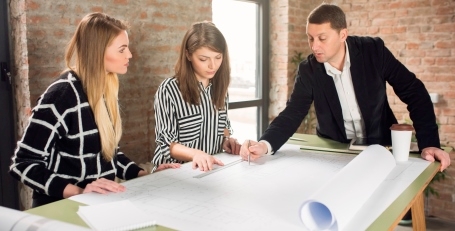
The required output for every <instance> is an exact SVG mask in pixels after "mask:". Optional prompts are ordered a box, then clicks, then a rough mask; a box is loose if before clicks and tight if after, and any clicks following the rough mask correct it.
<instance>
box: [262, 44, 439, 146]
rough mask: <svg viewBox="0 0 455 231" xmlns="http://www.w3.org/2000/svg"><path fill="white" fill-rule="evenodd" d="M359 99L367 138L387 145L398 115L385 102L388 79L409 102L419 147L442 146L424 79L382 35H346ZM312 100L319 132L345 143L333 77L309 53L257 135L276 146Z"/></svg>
mask: <svg viewBox="0 0 455 231" xmlns="http://www.w3.org/2000/svg"><path fill="white" fill-rule="evenodd" d="M346 42H347V44H348V49H349V55H350V61H351V76H352V83H353V86H354V91H355V95H356V98H357V103H358V105H359V108H360V111H361V113H362V117H363V119H364V122H365V132H366V136H367V138H368V142H369V143H379V144H383V145H390V144H391V133H390V129H389V128H390V126H391V125H392V124H394V123H397V120H396V118H395V116H394V114H393V112H392V110H391V109H390V106H389V103H388V101H387V93H386V83H388V84H390V85H391V86H392V87H393V90H394V91H395V94H396V95H397V96H398V97H399V98H400V100H401V101H403V102H404V103H405V104H407V109H408V111H409V112H410V117H411V120H412V121H413V125H414V128H415V130H416V138H417V141H418V145H419V149H420V150H422V149H423V148H426V147H440V143H439V134H438V126H437V124H436V116H435V114H434V110H433V104H432V102H431V99H430V96H429V94H428V92H427V90H426V89H425V86H424V85H423V83H422V82H421V81H420V80H419V79H417V78H416V76H415V75H414V74H413V73H412V72H410V71H409V70H408V69H407V68H406V67H405V66H404V65H403V64H401V63H400V62H399V61H398V60H397V59H396V58H395V57H394V56H393V55H392V53H391V52H390V51H389V50H388V49H387V48H386V47H385V45H384V42H383V41H382V40H381V39H380V38H371V37H355V36H349V37H348V38H347V40H346ZM312 102H314V108H315V111H316V117H317V120H318V125H317V128H316V130H317V134H318V135H319V136H321V137H324V138H329V139H332V140H336V141H339V142H343V143H347V142H349V140H348V139H347V137H346V131H345V128H344V123H343V115H342V111H341V104H340V101H339V99H338V94H337V91H336V88H335V83H334V82H333V79H332V77H331V76H329V75H327V73H326V70H325V68H324V64H323V63H319V62H318V61H317V60H316V58H315V57H314V56H313V54H311V55H309V56H308V58H307V60H304V61H303V62H301V63H300V65H299V71H298V74H297V77H296V79H295V83H294V90H293V92H292V94H291V97H290V98H289V100H288V102H287V105H286V108H285V109H284V110H283V111H282V112H281V113H280V114H279V115H278V117H276V118H275V119H274V120H273V121H272V123H271V124H270V126H269V127H268V128H267V130H266V131H265V133H264V134H263V135H262V137H261V138H260V140H267V141H268V142H269V143H270V144H271V146H272V149H273V150H274V151H276V150H278V149H279V148H280V147H281V146H282V145H283V144H284V143H285V142H286V141H287V140H288V139H289V137H290V136H292V134H294V133H295V131H296V130H297V128H298V127H299V125H300V124H301V122H302V120H303V118H304V117H305V116H306V115H307V113H308V110H309V108H310V106H311V103H312Z"/></svg>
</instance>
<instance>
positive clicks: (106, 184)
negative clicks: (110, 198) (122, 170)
mask: <svg viewBox="0 0 455 231" xmlns="http://www.w3.org/2000/svg"><path fill="white" fill-rule="evenodd" d="M125 190H126V188H125V186H123V185H121V184H119V183H117V182H115V181H112V180H108V179H105V178H99V179H97V180H95V181H93V182H92V183H90V184H87V186H85V189H84V191H83V192H82V193H88V192H97V193H101V194H105V193H108V192H124V191H125Z"/></svg>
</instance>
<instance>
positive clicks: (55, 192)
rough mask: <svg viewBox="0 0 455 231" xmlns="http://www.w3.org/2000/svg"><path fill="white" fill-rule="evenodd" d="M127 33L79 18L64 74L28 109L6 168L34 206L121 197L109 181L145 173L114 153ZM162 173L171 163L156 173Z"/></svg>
mask: <svg viewBox="0 0 455 231" xmlns="http://www.w3.org/2000/svg"><path fill="white" fill-rule="evenodd" d="M126 29H127V27H126V25H125V24H124V23H123V22H121V21H119V20H117V19H114V18H112V17H110V16H108V15H106V14H103V13H91V14H88V15H87V16H85V17H84V18H83V19H82V20H81V22H80V23H79V25H78V27H77V29H76V32H75V33H74V35H73V37H72V39H71V41H70V43H69V46H68V48H67V51H66V56H65V58H66V59H65V60H66V65H67V66H68V69H69V70H67V71H64V72H63V73H62V74H61V75H60V77H59V78H58V79H57V80H55V81H54V82H53V83H52V84H51V85H50V86H49V87H48V88H47V89H46V91H45V92H44V93H43V94H42V95H41V96H40V98H39V100H38V102H37V105H36V106H35V107H34V108H33V110H32V114H31V117H30V120H29V124H28V125H27V127H26V129H25V132H24V135H23V136H22V138H21V140H20V141H19V142H18V144H17V148H16V151H15V153H14V156H13V158H12V164H11V166H10V174H11V175H12V176H13V177H15V178H16V179H17V180H20V181H21V182H23V183H24V184H26V185H27V186H30V187H31V188H32V189H33V204H32V206H33V207H37V206H41V205H44V204H48V203H51V202H54V201H57V200H60V199H63V198H68V197H70V196H73V195H76V194H80V193H87V192H97V193H106V192H122V191H124V190H125V187H124V186H123V185H121V184H118V183H116V182H115V181H114V179H115V177H119V178H121V179H125V180H128V179H132V178H136V177H138V176H142V175H145V174H147V172H146V171H144V170H143V169H141V168H139V166H137V165H136V164H135V163H133V162H132V161H131V160H130V159H128V158H127V157H126V156H125V155H124V154H123V153H122V152H121V151H120V150H119V148H118V143H119V140H120V137H121V135H122V125H121V124H122V122H121V118H120V113H119V105H118V98H117V95H118V90H119V81H118V77H117V74H125V73H126V71H127V69H128V64H129V59H130V58H131V57H132V55H131V52H130V50H129V47H128V44H129V40H128V34H127V32H126ZM72 60H74V64H73V63H72V62H71V61H72ZM169 167H178V164H173V165H162V166H161V168H160V169H164V168H169Z"/></svg>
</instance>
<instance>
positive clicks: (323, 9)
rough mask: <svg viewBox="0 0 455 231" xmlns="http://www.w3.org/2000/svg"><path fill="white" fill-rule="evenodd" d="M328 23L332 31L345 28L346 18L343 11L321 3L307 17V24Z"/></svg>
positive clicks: (332, 5)
mask: <svg viewBox="0 0 455 231" xmlns="http://www.w3.org/2000/svg"><path fill="white" fill-rule="evenodd" d="M327 22H329V23H330V26H331V28H332V29H335V30H337V31H340V30H342V29H345V28H347V23H346V16H345V14H344V12H343V10H342V9H341V8H340V7H338V6H336V5H334V4H329V3H322V4H321V5H319V6H318V7H316V8H315V9H314V10H312V11H311V12H310V15H308V18H307V23H311V24H323V23H327Z"/></svg>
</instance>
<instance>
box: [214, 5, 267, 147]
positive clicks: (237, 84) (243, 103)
mask: <svg viewBox="0 0 455 231" xmlns="http://www.w3.org/2000/svg"><path fill="white" fill-rule="evenodd" d="M212 12H213V22H214V23H215V25H216V26H217V27H218V29H219V30H220V31H221V32H222V33H223V35H224V37H225V38H226V41H227V43H228V47H229V56H230V64H231V84H230V86H229V99H230V103H229V112H228V113H229V118H230V120H231V124H232V127H233V129H234V136H235V137H236V138H237V139H238V140H239V141H243V140H244V139H252V138H256V139H258V138H259V136H260V135H261V134H262V133H263V132H264V130H265V129H266V128H267V126H268V98H269V89H268V81H269V76H268V68H267V67H268V65H265V64H266V63H267V62H268V60H269V59H268V1H265V0H264V1H260V0H258V1H242V0H213V1H212Z"/></svg>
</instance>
